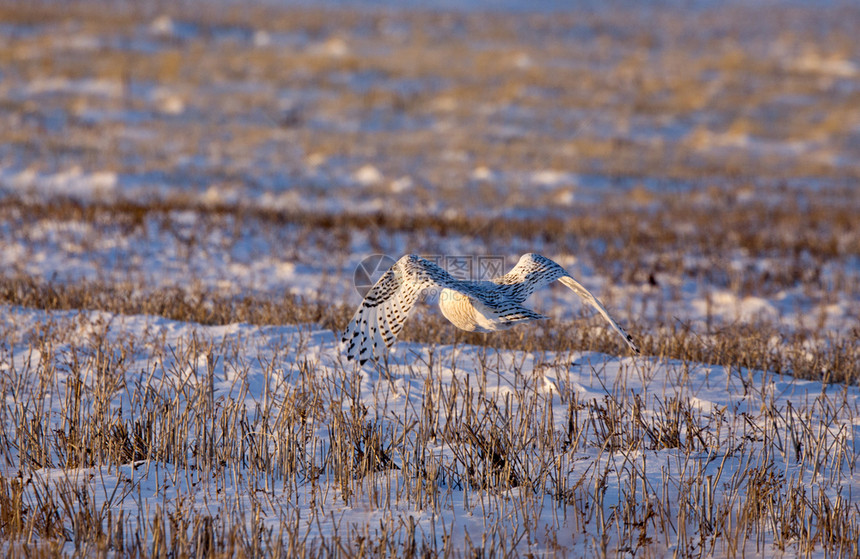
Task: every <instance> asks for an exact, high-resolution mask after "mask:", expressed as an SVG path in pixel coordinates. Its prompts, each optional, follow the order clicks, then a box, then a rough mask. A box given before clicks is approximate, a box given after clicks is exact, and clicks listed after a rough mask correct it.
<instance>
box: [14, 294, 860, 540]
mask: <svg viewBox="0 0 860 559" xmlns="http://www.w3.org/2000/svg"><path fill="white" fill-rule="evenodd" d="M2 326H3V330H4V332H5V333H6V334H5V335H6V338H7V340H9V343H10V345H9V346H7V347H6V348H4V351H3V354H2V356H0V373H2V383H3V385H4V392H5V393H6V394H7V398H6V400H5V403H4V405H3V408H2V414H3V417H4V418H5V419H4V421H5V422H6V425H7V430H6V431H5V433H4V439H5V440H4V441H3V443H4V444H3V447H4V449H5V450H4V454H5V463H6V466H5V468H4V469H5V471H4V473H3V475H4V479H5V481H4V483H5V484H6V485H5V490H6V491H7V500H9V499H10V497H9V496H8V495H9V494H11V495H12V497H11V501H12V502H17V503H19V506H21V507H22V509H21V511H22V512H21V515H20V517H21V522H23V524H24V526H23V532H24V533H28V532H31V533H33V534H35V540H36V541H48V542H50V541H59V542H60V544H62V542H63V540H65V541H66V543H65V545H64V547H63V549H64V550H65V551H71V550H73V549H74V550H77V551H79V552H85V553H94V552H95V551H96V550H98V549H108V548H109V547H110V546H113V547H112V548H113V549H117V550H121V549H123V547H122V546H125V548H126V549H127V550H128V549H133V548H134V547H135V546H139V545H141V541H138V540H136V538H140V540H142V544H143V546H144V547H145V548H147V549H150V550H152V551H153V552H156V551H157V549H158V546H159V545H162V546H164V545H166V546H167V548H168V549H169V548H171V547H172V548H174V549H183V550H199V549H201V548H203V549H206V547H205V546H207V545H208V546H221V545H224V544H225V543H224V542H233V543H231V544H230V545H236V546H238V547H242V546H249V545H259V546H261V548H262V549H264V550H265V553H267V554H268V553H270V552H272V550H274V549H277V548H279V547H280V546H285V547H287V548H291V549H293V550H302V551H304V552H308V553H310V552H311V551H317V552H321V551H327V552H332V553H337V552H338V550H341V551H343V549H342V548H346V549H347V550H350V552H351V553H358V552H359V550H364V552H365V553H372V554H374V555H376V554H382V553H394V554H398V555H400V554H404V555H406V554H410V553H415V552H417V553H423V552H424V551H427V550H430V551H433V552H434V553H442V552H445V553H449V552H454V551H456V552H459V553H462V554H464V555H471V554H472V553H475V552H478V551H479V550H480V548H485V549H494V550H496V551H498V552H501V551H503V550H504V551H505V552H516V553H518V554H521V555H526V554H528V553H532V554H537V555H545V554H549V555H553V554H557V555H567V556H583V555H599V554H602V553H604V552H606V551H607V550H609V552H611V553H613V554H614V553H615V552H616V551H617V552H618V553H621V554H622V555H644V556H664V555H666V554H678V555H681V556H693V555H695V556H700V555H706V556H712V555H716V556H735V555H742V554H750V553H755V554H759V553H765V554H773V553H776V552H777V551H779V550H787V553H789V554H791V555H794V554H795V553H806V552H807V551H810V552H813V554H816V555H817V554H818V553H823V551H822V550H824V549H829V550H830V552H831V553H833V554H834V556H845V557H848V556H852V555H853V554H856V553H857V535H858V534H857V531H856V530H857V521H858V509H857V504H856V498H855V497H854V496H855V495H856V494H857V492H858V491H860V475H858V471H857V468H858V464H857V455H858V452H860V420H858V417H860V389H858V388H857V387H846V386H841V385H831V386H826V385H823V384H822V383H820V382H813V381H800V380H796V379H792V378H791V377H784V376H778V375H773V374H768V373H764V372H756V371H737V370H732V369H731V368H730V367H719V366H706V365H700V364H696V363H690V362H681V361H676V360H667V359H659V358H655V357H642V358H631V357H624V358H619V357H613V356H609V355H605V354H599V353H593V352H579V351H571V352H568V353H565V354H556V353H545V352H519V351H496V350H488V349H486V348H479V347H474V346H467V345H459V346H434V345H432V344H416V343H404V344H401V345H400V346H399V347H398V351H397V352H396V354H395V355H394V356H392V359H391V360H390V361H389V362H388V363H386V365H385V366H384V367H381V368H377V367H372V366H366V367H364V368H363V369H362V368H359V367H357V366H356V365H354V364H353V363H350V362H347V361H346V360H345V358H344V356H343V354H342V353H341V351H340V349H339V347H338V344H337V343H336V340H335V336H334V334H333V333H332V332H331V331H328V330H319V329H316V328H314V327H313V326H312V325H304V326H284V327H281V326H269V327H260V326H253V325H249V324H232V325H228V326H218V327H203V326H199V325H194V324H187V323H177V322H173V321H169V320H165V319H161V318H157V317H151V316H115V315H110V314H106V313H98V312H84V313H79V312H65V313H45V312H42V311H35V310H27V309H16V308H9V309H7V313H6V316H5V317H4V321H3V325H2ZM4 514H9V513H8V512H6V513H4ZM43 538H44V540H43ZM123 542H124V543H123ZM215 542H217V543H215ZM46 545H47V544H46ZM211 549H214V547H210V550H211ZM816 550H818V552H816Z"/></svg>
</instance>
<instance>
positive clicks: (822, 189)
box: [0, 0, 860, 378]
mask: <svg viewBox="0 0 860 559" xmlns="http://www.w3.org/2000/svg"><path fill="white" fill-rule="evenodd" d="M492 6H494V5H493V4H492V3H484V4H482V3H480V2H476V3H469V4H466V5H465V6H464V9H460V10H450V9H442V8H436V9H434V8H433V7H432V6H431V7H427V6H424V7H422V8H420V9H403V8H402V7H401V8H400V9H396V8H393V7H392V5H385V4H382V5H379V4H365V3H360V2H354V3H346V4H342V5H341V4H340V3H327V4H323V5H316V4H310V3H307V4H305V3H300V2H299V3H289V5H283V4H279V3H275V2H272V3H265V2H263V3H255V4H244V3H243V4H235V3H231V2H206V1H203V0H201V1H199V2H198V1H189V2H179V3H176V4H174V3H167V2H123V1H116V2H89V1H83V2H77V1H75V2H62V3H55V2H4V3H2V4H0V22H2V23H0V123H2V124H0V196H2V200H3V204H2V206H0V220H2V221H1V222H0V263H2V269H3V278H4V281H5V282H6V283H7V287H6V289H5V293H6V295H5V298H6V300H7V302H9V303H13V304H14V303H16V302H21V301H25V300H28V299H27V298H28V297H30V299H29V300H35V299H34V297H35V296H34V295H32V291H33V290H39V289H43V290H44V289H45V284H46V283H47V284H49V285H50V287H51V289H59V288H61V287H63V288H68V289H76V287H75V286H78V288H81V289H84V291H87V290H94V291H95V292H98V291H101V290H103V289H104V288H105V287H106V286H107V287H110V286H114V287H116V286H121V287H122V289H124V290H125V292H127V293H137V294H141V293H150V294H151V293H154V292H155V291H158V290H162V291H164V290H174V291H176V290H178V292H183V293H184V292H188V293H191V294H193V296H192V295H189V297H192V299H193V298H194V297H196V298H203V299H206V298H212V297H221V298H223V297H227V298H228V299H229V298H230V297H235V296H245V297H247V296H250V297H254V298H258V299H259V300H260V301H279V300H281V299H282V298H283V297H284V296H286V297H288V298H291V297H295V296H298V297H301V298H302V299H301V300H302V301H321V300H322V301H327V302H332V301H335V302H342V303H344V304H345V305H347V306H349V305H352V304H354V303H355V302H356V301H357V298H356V297H357V296H356V295H355V292H354V290H353V289H352V286H351V281H352V271H353V270H354V268H355V266H356V264H357V263H358V262H359V261H360V260H361V258H363V257H365V256H367V255H369V254H374V253H383V254H389V255H391V256H394V257H397V256H399V255H401V254H403V253H406V252H420V253H423V254H454V255H475V254H478V255H480V254H490V255H500V256H504V257H505V258H506V259H508V261H509V263H510V264H511V265H512V264H513V263H514V262H515V261H516V257H517V256H518V255H519V254H521V253H523V252H527V251H538V252H544V253H546V254H548V255H550V256H552V257H554V258H556V259H558V260H559V261H561V262H562V264H564V265H566V266H570V267H572V268H573V271H574V273H575V274H577V275H579V276H580V277H582V278H583V281H585V282H586V284H587V285H589V286H590V287H593V288H595V289H596V290H597V291H598V292H600V296H601V297H603V298H604V299H605V300H606V301H607V302H608V303H610V305H611V306H612V307H613V308H616V309H618V312H619V313H621V316H622V318H624V319H625V322H626V323H628V324H630V325H631V326H632V327H633V328H634V330H636V331H637V334H638V336H639V337H644V338H648V337H653V338H654V339H655V346H654V349H655V351H656V350H657V348H658V346H660V342H659V340H660V338H661V337H665V336H671V335H674V333H677V331H678V330H679V329H680V330H684V331H687V332H690V331H692V332H695V334H696V335H697V336H699V339H700V340H704V341H703V343H705V345H707V344H708V343H710V341H709V340H710V338H709V336H710V335H712V334H715V333H719V335H720V336H722V337H723V338H725V337H726V336H729V337H731V336H732V333H733V332H739V331H743V330H744V329H746V330H749V328H750V327H753V328H754V329H756V331H759V332H765V333H766V335H763V340H764V342H765V345H764V346H763V347H764V348H765V352H766V353H773V352H777V353H778V352H779V351H780V349H781V348H782V349H784V348H789V347H790V348H791V352H790V353H791V355H793V357H792V361H791V363H788V364H786V363H783V364H779V363H777V364H776V365H774V363H773V362H767V361H765V362H761V363H758V365H759V366H762V367H770V368H773V367H774V366H776V367H777V368H778V369H779V370H786V371H794V372H801V373H802V374H804V375H811V376H813V377H814V378H818V377H820V376H821V375H822V374H823V375H825V376H828V377H831V376H832V375H834V374H836V375H837V376H838V377H840V378H846V374H847V377H848V378H854V372H853V371H851V370H850V369H851V367H853V366H856V364H857V355H856V353H857V352H856V347H855V346H856V341H857V337H858V322H857V317H858V313H860V286H858V274H860V220H858V219H857V216H858V215H860V194H858V188H857V180H858V176H860V108H858V107H860V46H858V42H857V41H856V34H855V32H856V29H858V28H860V9H858V8H857V6H856V5H855V4H850V3H848V4H838V3H835V4H828V5H827V6H826V7H822V6H821V5H820V4H819V3H808V4H805V3H792V2H786V3H778V2H777V3H752V4H747V3H740V2H738V3H728V4H722V3H720V4H711V3H707V2H702V3H693V4H690V5H687V4H685V5H684V8H683V9H680V8H679V4H677V3H674V2H656V3H648V4H647V5H639V4H628V3H609V4H608V5H604V4H599V5H598V4H583V5H580V6H579V9H575V10H564V9H560V6H559V5H554V4H547V5H545V6H543V7H544V8H545V9H544V10H543V11H540V10H538V11H527V10H524V9H518V8H522V6H521V5H519V4H517V3H509V4H508V5H505V6H503V7H502V8H499V7H498V6H496V8H495V9H488V8H491V7H492ZM22 285H29V286H30V291H28V290H27V289H24V288H23V287H21V286H22ZM16 286H17V287H16ZM39 286H41V287H39ZM80 286H83V287H80ZM174 291H171V293H173V292H174ZM25 292H26V293H31V295H29V296H28V295H26V293H25ZM111 297H114V296H113V295H112V296H111ZM36 298H38V297H36ZM67 298H68V297H67ZM55 299H57V297H55ZM96 299H99V297H95V296H94V297H91V298H90V300H91V301H93V302H94V301H95V300H96ZM101 299H104V297H102V298H101ZM56 304H58V305H59V304H60V303H56ZM65 304H66V306H75V305H76V304H75V303H72V302H70V301H68V302H66V303H65ZM93 304H96V303H93ZM97 306H98V304H97ZM561 308H562V310H558V307H556V306H554V305H552V303H551V302H550V303H547V304H546V305H544V309H543V310H545V311H549V312H554V313H555V315H556V316H558V317H559V318H571V317H573V316H575V315H576V314H577V311H576V306H575V305H571V304H570V303H566V304H565V305H564V306H563V307H561ZM344 313H345V311H341V313H340V314H337V315H335V316H332V317H329V318H330V325H331V326H332V327H342V326H343V324H344V323H345V320H346V318H347V317H346V314H344ZM197 318H205V317H197ZM258 319H259V318H258ZM212 320H215V319H214V318H212ZM723 329H725V330H723ZM442 330H443V334H444V335H448V336H449V337H450V336H451V335H455V334H453V333H451V332H450V331H449V332H447V333H445V331H444V328H443V329H442ZM666 332H668V334H667V333H666ZM407 335H408V332H407ZM834 347H836V348H840V347H841V348H842V349H839V350H838V351H837V353H838V354H839V357H833V356H832V355H831V356H829V357H822V355H823V354H825V353H828V352H831V350H832V348H834ZM846 347H847V349H845V348H846ZM852 348H855V349H854V351H851V350H852ZM822 352H823V353H822ZM783 353H785V352H783ZM822 359H823V361H822ZM834 359H836V361H834ZM845 359H847V360H848V361H844V360H845ZM840 360H841V361H840ZM834 368H839V369H840V370H839V371H836V370H834Z"/></svg>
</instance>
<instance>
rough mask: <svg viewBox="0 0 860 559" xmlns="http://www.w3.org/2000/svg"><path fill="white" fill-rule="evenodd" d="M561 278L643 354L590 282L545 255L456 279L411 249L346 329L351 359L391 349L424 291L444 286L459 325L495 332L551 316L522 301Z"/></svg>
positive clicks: (449, 313) (445, 309) (451, 316)
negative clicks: (487, 275) (479, 277)
mask: <svg viewBox="0 0 860 559" xmlns="http://www.w3.org/2000/svg"><path fill="white" fill-rule="evenodd" d="M555 280H558V281H560V282H561V283H563V284H564V285H566V286H567V287H569V288H570V289H572V290H573V291H574V293H576V294H577V295H579V296H580V297H582V298H583V299H584V300H585V301H586V302H587V303H589V304H590V305H591V306H593V307H594V308H595V309H597V312H599V313H600V314H601V315H603V318H605V319H606V320H607V321H609V324H610V326H612V328H613V330H615V331H616V332H618V333H619V334H620V335H621V336H622V337H623V338H624V341H625V342H627V345H628V346H630V348H631V349H632V350H633V351H634V352H635V353H637V354H638V353H639V348H638V347H636V344H635V343H633V338H631V337H630V335H628V334H627V332H625V331H624V330H623V329H622V328H621V327H620V326H619V325H618V323H617V322H615V320H613V319H612V317H611V316H609V313H608V312H607V311H606V309H605V308H604V307H603V305H602V304H601V303H600V301H598V300H597V298H596V297H595V296H594V295H592V294H591V292H590V291H588V290H587V289H586V288H585V287H583V286H582V285H581V284H580V283H579V282H578V281H576V280H575V279H573V278H572V277H571V276H570V274H568V273H567V272H566V271H565V269H564V268H562V267H561V266H559V265H558V264H556V263H555V262H553V261H552V260H550V259H549V258H546V257H545V256H541V255H540V254H525V255H523V256H522V257H521V258H520V260H519V262H517V265H516V266H514V268H513V269H512V270H511V271H510V272H508V273H507V274H505V275H504V276H501V277H498V278H495V279H493V280H491V281H467V280H460V279H456V278H454V277H453V276H451V275H450V274H449V273H448V272H446V271H445V270H443V269H442V268H440V267H439V266H437V265H436V264H434V263H433V262H430V261H429V260H425V259H424V258H421V257H419V256H416V255H414V254H409V255H407V256H404V257H402V258H401V259H400V260H398V261H397V263H395V264H394V266H392V267H391V268H390V269H389V270H388V271H387V272H385V274H383V276H382V277H381V278H379V281H377V282H376V284H375V285H374V286H373V287H372V288H371V289H370V291H368V292H367V295H366V296H365V298H364V301H362V302H361V305H360V306H359V307H358V310H357V311H356V312H355V316H353V317H352V321H350V323H349V325H348V326H347V327H346V330H345V331H344V333H343V340H342V341H343V343H344V344H346V355H347V358H348V359H358V361H359V363H361V364H364V362H365V361H367V360H368V359H377V358H379V357H381V356H382V351H383V350H384V348H390V347H391V346H392V345H393V344H394V340H395V338H396V337H397V334H399V333H400V330H401V329H402V328H403V323H404V322H406V319H407V318H408V317H409V314H410V312H411V311H412V309H413V307H414V305H415V301H416V300H417V299H418V297H419V295H421V294H422V292H424V291H425V290H428V291H429V290H439V308H440V309H441V310H442V314H443V315H445V318H447V319H448V320H450V321H451V322H452V323H453V324H454V326H456V327H457V328H461V329H463V330H466V331H468V332H495V331H497V330H505V329H507V328H510V327H511V326H514V325H516V324H519V323H521V322H529V321H532V320H538V319H541V318H547V317H545V316H543V315H542V314H539V313H536V312H534V311H532V310H530V309H527V308H525V307H523V306H522V303H523V302H524V301H525V300H526V298H528V296H529V295H531V294H532V293H534V292H535V290H537V289H539V288H541V287H543V286H545V285H549V284H550V283H552V282H553V281H555Z"/></svg>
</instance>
